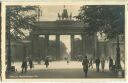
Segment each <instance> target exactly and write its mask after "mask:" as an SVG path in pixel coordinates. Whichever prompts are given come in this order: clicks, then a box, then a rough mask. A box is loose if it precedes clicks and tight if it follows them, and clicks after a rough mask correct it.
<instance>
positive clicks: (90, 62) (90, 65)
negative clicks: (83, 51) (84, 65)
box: [89, 58, 93, 68]
mask: <svg viewBox="0 0 128 83" xmlns="http://www.w3.org/2000/svg"><path fill="white" fill-rule="evenodd" d="M92 64H93V60H92V58H90V60H89V67H91V68H93V65H92Z"/></svg>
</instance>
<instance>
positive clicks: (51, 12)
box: [40, 5, 81, 21]
mask: <svg viewBox="0 0 128 83" xmlns="http://www.w3.org/2000/svg"><path fill="white" fill-rule="evenodd" d="M80 6H81V5H65V8H66V9H67V11H68V14H70V13H72V16H76V15H78V10H79V9H80ZM63 9H64V5H43V6H41V10H42V16H41V17H40V21H55V20H57V16H58V15H57V14H58V13H60V14H61V13H62V11H63Z"/></svg>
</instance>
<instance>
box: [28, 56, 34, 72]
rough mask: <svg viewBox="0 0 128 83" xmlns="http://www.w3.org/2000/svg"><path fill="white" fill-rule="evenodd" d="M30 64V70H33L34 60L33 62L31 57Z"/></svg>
mask: <svg viewBox="0 0 128 83" xmlns="http://www.w3.org/2000/svg"><path fill="white" fill-rule="evenodd" d="M29 66H30V70H31V69H32V68H33V62H32V59H31V58H30V59H29Z"/></svg>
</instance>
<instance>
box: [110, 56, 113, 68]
mask: <svg viewBox="0 0 128 83" xmlns="http://www.w3.org/2000/svg"><path fill="white" fill-rule="evenodd" d="M112 67H113V59H112V58H111V57H109V70H112Z"/></svg>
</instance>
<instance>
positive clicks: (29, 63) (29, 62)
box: [21, 58, 49, 73]
mask: <svg viewBox="0 0 128 83" xmlns="http://www.w3.org/2000/svg"><path fill="white" fill-rule="evenodd" d="M44 65H46V68H48V66H49V60H48V59H45V63H44ZM28 66H29V67H30V70H31V69H32V68H33V67H34V65H33V61H32V59H31V58H26V59H25V60H23V62H22V65H21V68H22V73H24V72H27V69H28Z"/></svg>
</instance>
